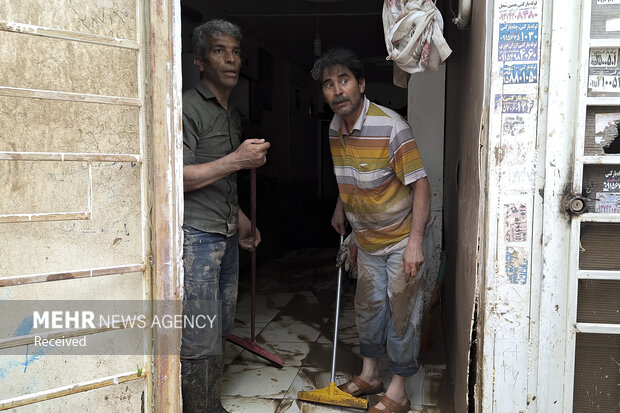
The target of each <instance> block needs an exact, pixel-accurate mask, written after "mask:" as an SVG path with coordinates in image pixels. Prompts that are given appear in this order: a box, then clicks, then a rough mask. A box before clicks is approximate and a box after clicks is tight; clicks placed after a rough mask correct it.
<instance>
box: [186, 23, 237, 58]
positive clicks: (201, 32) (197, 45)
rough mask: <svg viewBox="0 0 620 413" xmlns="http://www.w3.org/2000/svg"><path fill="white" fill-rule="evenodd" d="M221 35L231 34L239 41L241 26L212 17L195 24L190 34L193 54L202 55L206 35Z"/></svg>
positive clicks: (205, 43)
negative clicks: (197, 24)
mask: <svg viewBox="0 0 620 413" xmlns="http://www.w3.org/2000/svg"><path fill="white" fill-rule="evenodd" d="M223 35H229V36H232V37H234V38H235V39H237V41H238V42H239V43H241V37H242V36H241V27H239V26H237V25H236V24H234V23H231V22H229V21H227V20H222V19H212V20H209V21H208V22H205V23H203V24H201V25H200V26H196V28H195V29H194V34H193V35H192V43H193V45H194V54H195V55H196V56H198V57H200V58H202V57H204V55H205V49H206V48H207V42H206V41H205V38H206V37H207V36H208V37H213V38H214V39H219V38H220V37H222V36H223Z"/></svg>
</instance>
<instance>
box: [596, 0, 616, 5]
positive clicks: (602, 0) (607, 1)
mask: <svg viewBox="0 0 620 413" xmlns="http://www.w3.org/2000/svg"><path fill="white" fill-rule="evenodd" d="M596 4H597V5H599V4H620V0H596Z"/></svg>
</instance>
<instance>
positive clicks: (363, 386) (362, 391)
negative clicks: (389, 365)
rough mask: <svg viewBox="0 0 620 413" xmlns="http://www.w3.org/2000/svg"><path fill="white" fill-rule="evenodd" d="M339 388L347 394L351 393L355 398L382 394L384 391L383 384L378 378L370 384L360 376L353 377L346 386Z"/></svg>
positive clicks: (342, 385)
mask: <svg viewBox="0 0 620 413" xmlns="http://www.w3.org/2000/svg"><path fill="white" fill-rule="evenodd" d="M338 388H339V389H340V390H342V391H343V392H345V393H349V394H350V395H351V396H353V397H359V396H367V395H369V394H377V393H381V392H382V391H383V383H382V382H381V380H380V379H378V378H375V379H374V380H371V381H370V383H368V382H367V381H365V380H363V379H362V378H360V377H359V376H353V378H352V379H351V380H349V381H348V382H346V383H345V384H341V385H340V386H338Z"/></svg>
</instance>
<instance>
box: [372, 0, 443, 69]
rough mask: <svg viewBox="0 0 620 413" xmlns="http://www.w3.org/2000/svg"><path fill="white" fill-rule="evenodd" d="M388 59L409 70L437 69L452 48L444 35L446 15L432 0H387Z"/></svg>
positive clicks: (385, 8) (384, 23)
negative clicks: (442, 15)
mask: <svg viewBox="0 0 620 413" xmlns="http://www.w3.org/2000/svg"><path fill="white" fill-rule="evenodd" d="M383 30H384V33H385V45H386V47H387V52H388V56H387V58H386V59H387V60H393V61H394V62H395V63H396V65H397V66H398V68H400V69H402V70H403V71H405V72H407V73H417V72H422V71H425V70H428V69H431V70H437V69H438V67H439V63H440V61H441V62H443V61H444V60H446V59H447V58H448V56H450V54H451V53H452V50H451V49H450V47H449V46H448V44H447V43H446V40H445V39H444V37H443V33H442V32H443V18H442V17H441V13H440V12H439V10H437V7H435V3H433V1H431V0H384V3H383Z"/></svg>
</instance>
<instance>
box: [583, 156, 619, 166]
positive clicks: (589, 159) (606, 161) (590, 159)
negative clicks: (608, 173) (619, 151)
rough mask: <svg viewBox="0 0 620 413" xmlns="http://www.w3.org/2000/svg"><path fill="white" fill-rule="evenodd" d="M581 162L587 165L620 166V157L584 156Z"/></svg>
mask: <svg viewBox="0 0 620 413" xmlns="http://www.w3.org/2000/svg"><path fill="white" fill-rule="evenodd" d="M581 162H583V163H584V164H587V165H613V164H620V155H601V156H582V157H581Z"/></svg>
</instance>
